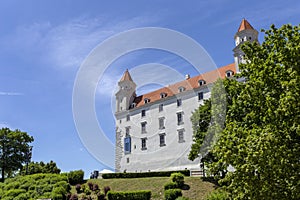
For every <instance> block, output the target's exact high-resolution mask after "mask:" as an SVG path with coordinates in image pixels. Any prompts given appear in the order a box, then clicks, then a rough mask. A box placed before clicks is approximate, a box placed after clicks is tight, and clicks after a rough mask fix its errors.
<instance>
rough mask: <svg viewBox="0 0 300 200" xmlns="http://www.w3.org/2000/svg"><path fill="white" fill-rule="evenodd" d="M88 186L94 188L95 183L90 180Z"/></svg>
mask: <svg viewBox="0 0 300 200" xmlns="http://www.w3.org/2000/svg"><path fill="white" fill-rule="evenodd" d="M88 186H89V188H90V190H93V186H94V184H93V183H91V182H88Z"/></svg>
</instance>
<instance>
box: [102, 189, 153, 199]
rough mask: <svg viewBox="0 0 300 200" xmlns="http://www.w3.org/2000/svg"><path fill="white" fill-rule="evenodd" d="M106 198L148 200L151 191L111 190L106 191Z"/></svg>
mask: <svg viewBox="0 0 300 200" xmlns="http://www.w3.org/2000/svg"><path fill="white" fill-rule="evenodd" d="M107 199H108V200H116V199H117V200H128V199H130V200H150V199H151V191H149V190H140V191H127V192H112V191H109V192H108V193H107Z"/></svg>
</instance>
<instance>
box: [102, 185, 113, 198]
mask: <svg viewBox="0 0 300 200" xmlns="http://www.w3.org/2000/svg"><path fill="white" fill-rule="evenodd" d="M110 190H111V189H110V187H109V186H105V187H104V188H103V191H104V194H105V196H106V195H107V193H108V192H109V191H110Z"/></svg>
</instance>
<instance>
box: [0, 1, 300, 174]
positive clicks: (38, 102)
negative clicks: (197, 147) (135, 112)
mask: <svg viewBox="0 0 300 200" xmlns="http://www.w3.org/2000/svg"><path fill="white" fill-rule="evenodd" d="M243 18H246V19H247V20H248V21H249V22H250V23H251V24H252V26H254V28H256V29H258V30H260V29H261V28H264V29H267V28H268V27H270V25H271V24H275V25H276V26H281V25H282V24H286V23H291V24H293V25H297V24H299V19H300V2H299V1H298V0H293V1H289V0H286V1H279V0H277V1H270V0H267V1H229V0H227V1H226V0H212V1H196V0H192V1H185V2H183V1H171V0H166V1H157V0H154V1H151V2H150V1H141V0H139V1H137V0H136V1H135V0H133V1H126V2H123V1H96V0H94V1H93V0H91V1H82V0H77V1H71V0H52V1H50V0H48V1H39V0H27V1H16V0H3V1H1V2H0V69H1V71H0V127H9V128H11V129H20V130H22V131H26V132H28V133H29V134H30V135H32V136H33V137H34V139H35V141H34V143H33V146H34V149H33V161H45V162H48V161H50V160H54V161H55V162H56V163H57V164H58V166H59V167H60V168H61V169H62V170H63V171H70V170H75V169H83V170H84V171H85V172H86V175H89V173H90V172H91V171H93V170H95V169H97V170H101V169H104V168H106V169H107V168H110V167H112V166H105V165H104V164H103V163H101V162H100V161H99V159H96V158H95V157H94V156H93V153H91V152H88V150H87V149H88V148H86V146H85V145H84V144H83V143H82V142H81V140H80V137H79V135H78V133H77V130H76V126H75V123H74V119H73V111H72V93H73V86H74V81H75V79H76V74H77V72H78V70H79V68H80V66H81V64H82V63H83V61H84V59H85V58H86V57H87V56H88V55H89V53H90V52H91V51H92V50H93V49H94V48H95V47H97V45H99V44H100V43H101V42H103V41H104V40H105V39H108V38H109V37H112V36H114V35H115V34H118V33H120V32H123V31H127V30H130V29H133V28H142V27H163V28H168V29H173V30H176V31H178V32H181V33H183V34H185V35H187V36H189V37H191V38H193V39H194V40H196V41H197V42H198V43H199V44H201V45H202V46H203V48H204V49H205V50H206V51H207V52H208V54H209V55H210V56H211V58H212V59H213V60H214V62H215V64H216V65H217V66H223V65H226V64H229V63H232V62H233V56H232V55H233V53H232V49H233V48H234V41H233V36H234V34H235V32H236V31H237V29H238V26H239V24H240V22H241V20H242V19H243ZM259 39H260V41H262V40H263V35H262V34H260V37H259ZM147 63H160V64H162V65H166V66H169V67H170V68H172V69H174V70H176V71H177V72H178V73H180V74H182V75H184V74H187V73H190V74H191V75H196V73H197V71H196V70H194V69H193V68H192V67H191V66H189V64H188V63H187V62H186V61H185V60H184V59H182V58H180V57H178V56H176V55H173V54H171V53H167V52H164V51H160V50H149V49H148V50H142V51H135V52H131V53H129V54H128V55H125V56H122V57H120V58H119V59H117V60H116V61H115V62H114V63H112V64H111V65H110V66H109V68H107V69H106V71H105V73H104V75H103V76H102V77H101V79H100V80H99V83H98V87H97V90H96V93H95V108H96V115H97V117H98V121H99V125H100V126H101V128H102V130H103V132H104V133H105V134H106V137H107V138H108V139H109V140H110V141H111V142H112V143H114V131H115V125H114V117H113V109H112V104H113V100H112V98H113V97H114V91H115V89H116V83H117V81H118V80H119V79H120V77H121V75H122V73H123V72H124V71H125V69H127V68H128V69H133V68H134V67H137V66H140V65H145V64H147ZM144 73H145V74H146V75H147V70H145V71H144ZM150 73H151V72H149V74H148V75H149V76H151V74H150ZM152 76H153V75H152ZM133 79H135V78H134V77H133ZM160 79H166V80H167V81H170V82H172V81H173V82H174V80H175V79H172V78H170V77H168V74H167V73H161V74H160ZM149 89H153V85H150V86H149V87H147V86H144V87H141V88H139V90H138V93H139V94H141V93H143V92H146V91H149ZM113 106H114V105H113ZM105 150H106V149H103V148H102V147H99V151H103V152H105ZM107 155H110V153H107Z"/></svg>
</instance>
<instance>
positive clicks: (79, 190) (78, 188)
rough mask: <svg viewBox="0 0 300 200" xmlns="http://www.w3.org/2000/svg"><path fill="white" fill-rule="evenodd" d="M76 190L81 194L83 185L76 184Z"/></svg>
mask: <svg viewBox="0 0 300 200" xmlns="http://www.w3.org/2000/svg"><path fill="white" fill-rule="evenodd" d="M75 189H76V192H77V193H78V194H79V193H80V192H81V185H80V184H76V186H75Z"/></svg>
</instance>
